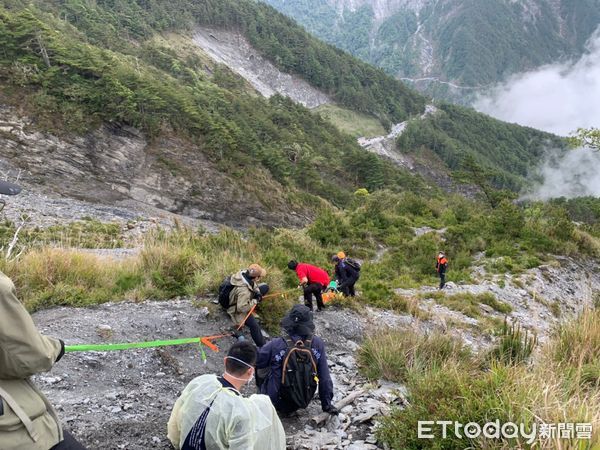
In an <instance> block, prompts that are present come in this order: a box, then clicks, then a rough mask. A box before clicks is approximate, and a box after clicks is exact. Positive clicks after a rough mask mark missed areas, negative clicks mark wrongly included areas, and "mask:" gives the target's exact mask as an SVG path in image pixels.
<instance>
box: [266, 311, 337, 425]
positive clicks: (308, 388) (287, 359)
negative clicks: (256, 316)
mask: <svg viewBox="0 0 600 450" xmlns="http://www.w3.org/2000/svg"><path fill="white" fill-rule="evenodd" d="M281 326H282V327H283V329H284V331H285V334H286V335H285V337H279V338H277V339H273V340H272V341H271V342H269V343H268V344H267V345H265V346H264V347H262V348H260V349H259V351H258V359H257V361H256V384H257V386H258V389H259V392H260V393H261V394H266V395H268V396H269V397H270V399H271V402H273V405H274V406H275V409H277V411H279V412H280V413H282V414H285V415H287V414H291V413H293V412H295V411H297V410H298V409H304V408H306V407H307V406H308V405H309V403H310V402H311V401H312V399H313V397H314V395H315V392H316V391H317V389H318V391H319V398H320V400H321V409H322V410H323V411H325V412H328V413H330V414H334V415H335V414H338V412H339V411H338V410H337V408H336V407H335V406H334V405H333V403H332V400H333V381H332V380H331V376H330V374H329V367H328V366H327V352H326V351H325V343H324V342H323V340H322V339H321V338H320V337H318V336H315V335H314V331H315V325H314V323H313V312H312V311H311V310H310V309H309V308H308V307H307V306H304V305H295V306H294V307H293V308H292V309H291V310H290V312H289V313H288V314H287V316H285V317H284V319H283V320H282V322H281Z"/></svg>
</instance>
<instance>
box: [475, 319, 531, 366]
mask: <svg viewBox="0 0 600 450" xmlns="http://www.w3.org/2000/svg"><path fill="white" fill-rule="evenodd" d="M537 344H538V340H537V336H536V335H535V334H533V333H530V332H529V331H527V330H525V332H523V329H522V328H521V326H520V325H518V324H515V323H513V324H511V325H509V324H508V320H506V319H505V320H504V324H503V326H502V330H501V336H500V342H499V343H498V345H496V347H494V348H493V349H492V350H491V351H490V352H489V353H488V355H487V358H488V359H489V360H490V361H500V362H502V363H503V364H507V365H515V364H521V363H523V362H526V361H527V360H528V359H529V357H530V356H531V354H532V353H533V350H534V349H535V347H536V346H537Z"/></svg>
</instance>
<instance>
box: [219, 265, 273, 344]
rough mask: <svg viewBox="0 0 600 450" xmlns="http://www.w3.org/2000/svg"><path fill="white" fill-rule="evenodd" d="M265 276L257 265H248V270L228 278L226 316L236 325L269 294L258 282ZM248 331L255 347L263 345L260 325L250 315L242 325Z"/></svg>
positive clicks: (263, 285) (264, 285) (263, 270)
mask: <svg viewBox="0 0 600 450" xmlns="http://www.w3.org/2000/svg"><path fill="white" fill-rule="evenodd" d="M266 275H267V271H266V270H265V269H263V268H262V267H261V266H259V265H258V264H250V266H248V269H245V270H240V271H239V272H238V273H236V274H233V275H232V276H231V278H230V283H231V285H232V289H231V292H230V294H229V308H227V314H229V317H231V320H233V321H234V322H235V323H236V324H240V323H242V321H243V320H244V319H245V318H246V316H247V315H248V313H249V312H250V310H251V309H252V307H253V306H254V305H256V304H258V303H259V302H260V301H261V300H262V297H263V295H266V294H267V292H269V286H268V285H266V284H264V283H261V284H259V282H260V280H261V279H262V278H264V277H265V276H266ZM244 325H245V326H247V327H248V328H249V329H250V334H251V335H252V340H253V341H254V343H255V344H256V346H257V347H262V346H263V345H265V339H264V337H263V335H262V330H261V329H260V325H259V324H258V321H257V320H256V317H255V316H254V315H253V314H251V315H250V316H248V318H247V319H246V322H245V323H244Z"/></svg>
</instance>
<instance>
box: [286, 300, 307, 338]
mask: <svg viewBox="0 0 600 450" xmlns="http://www.w3.org/2000/svg"><path fill="white" fill-rule="evenodd" d="M281 326H282V327H283V329H284V330H285V331H286V332H287V333H288V334H290V335H294V336H309V335H311V334H313V333H314V332H315V324H314V323H313V313H312V311H311V310H310V309H309V308H308V307H307V306H304V305H294V307H293V308H292V309H291V310H290V312H289V313H288V315H287V316H285V317H284V318H283V320H282V321H281Z"/></svg>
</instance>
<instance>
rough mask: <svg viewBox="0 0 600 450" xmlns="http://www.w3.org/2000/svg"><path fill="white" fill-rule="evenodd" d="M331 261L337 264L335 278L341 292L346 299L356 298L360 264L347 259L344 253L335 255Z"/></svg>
mask: <svg viewBox="0 0 600 450" xmlns="http://www.w3.org/2000/svg"><path fill="white" fill-rule="evenodd" d="M331 261H332V262H333V263H334V264H335V278H336V280H337V284H338V290H340V291H341V292H342V293H343V294H344V295H345V296H346V297H348V296H350V297H354V296H355V295H356V292H355V290H354V285H355V284H356V282H357V281H358V279H359V278H360V263H359V262H358V261H355V260H353V259H350V258H347V257H346V254H345V253H344V252H338V254H337V255H333V257H332V258H331Z"/></svg>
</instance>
